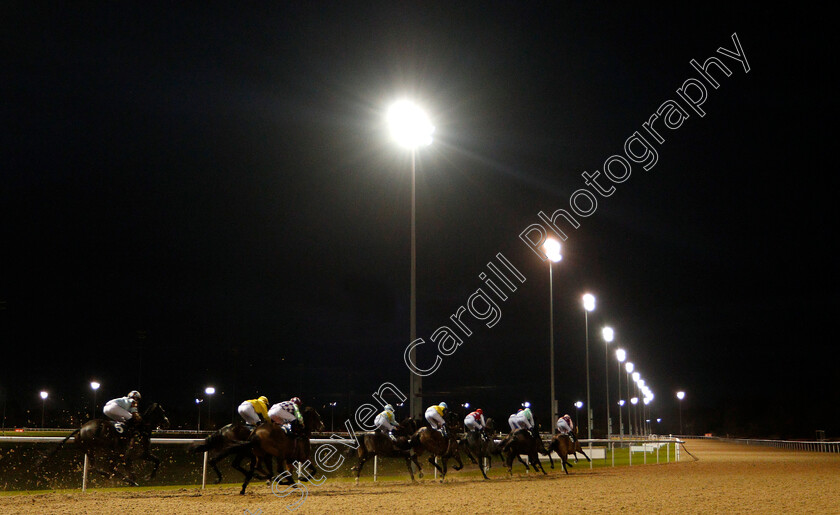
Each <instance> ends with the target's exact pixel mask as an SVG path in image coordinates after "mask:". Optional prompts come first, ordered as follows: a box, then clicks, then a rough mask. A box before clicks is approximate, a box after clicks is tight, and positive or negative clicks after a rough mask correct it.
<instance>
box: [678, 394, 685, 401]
mask: <svg viewBox="0 0 840 515" xmlns="http://www.w3.org/2000/svg"><path fill="white" fill-rule="evenodd" d="M677 399H679V400H683V399H685V392H677Z"/></svg>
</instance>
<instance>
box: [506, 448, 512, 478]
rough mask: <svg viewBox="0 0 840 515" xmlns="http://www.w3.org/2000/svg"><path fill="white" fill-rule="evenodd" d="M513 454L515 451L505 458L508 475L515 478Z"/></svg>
mask: <svg viewBox="0 0 840 515" xmlns="http://www.w3.org/2000/svg"><path fill="white" fill-rule="evenodd" d="M513 453H514V451H510V453H509V454H508V455H507V456H505V465H506V466H507V469H508V475H510V476H513Z"/></svg>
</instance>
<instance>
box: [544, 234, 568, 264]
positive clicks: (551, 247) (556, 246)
mask: <svg viewBox="0 0 840 515" xmlns="http://www.w3.org/2000/svg"><path fill="white" fill-rule="evenodd" d="M543 250H545V256H546V257H547V258H548V259H550V260H552V261H554V262H555V263H556V262H558V261H561V260H562V259H563V256H562V255H561V254H560V242H558V241H557V240H555V239H554V238H548V239H547V240H545V243H544V244H543Z"/></svg>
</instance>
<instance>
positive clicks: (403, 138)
mask: <svg viewBox="0 0 840 515" xmlns="http://www.w3.org/2000/svg"><path fill="white" fill-rule="evenodd" d="M388 125H389V126H390V128H391V136H393V138H394V140H396V142H397V143H398V144H400V145H401V146H403V147H407V148H417V147H420V146H425V145H429V144H431V143H432V133H433V132H434V131H435V127H434V125H432V124H431V122H429V118H428V117H427V116H426V113H424V112H423V110H422V109H420V108H419V107H417V105H415V104H414V103H413V102H410V101H408V100H400V101H399V102H396V103H395V104H394V105H392V106H391V108H390V109H388Z"/></svg>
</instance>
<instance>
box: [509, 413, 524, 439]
mask: <svg viewBox="0 0 840 515" xmlns="http://www.w3.org/2000/svg"><path fill="white" fill-rule="evenodd" d="M520 413H522V408H519V411H517V412H516V413H513V414H511V416H509V417H508V425H509V426H510V432H511V433H512V432H514V431H516V430H517V429H519V428H520V427H522V426H521V425H520V421H519V414H520Z"/></svg>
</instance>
